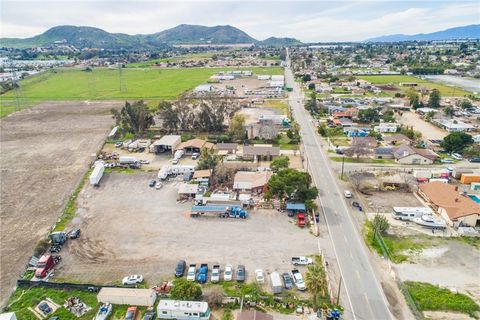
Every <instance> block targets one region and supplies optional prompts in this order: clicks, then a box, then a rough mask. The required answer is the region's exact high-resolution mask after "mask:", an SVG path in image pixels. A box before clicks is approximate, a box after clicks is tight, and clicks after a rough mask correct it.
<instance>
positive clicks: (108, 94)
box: [0, 67, 283, 117]
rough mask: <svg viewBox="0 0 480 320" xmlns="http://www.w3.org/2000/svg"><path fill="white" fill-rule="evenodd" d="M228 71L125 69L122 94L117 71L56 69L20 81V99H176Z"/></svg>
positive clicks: (2, 100)
mask: <svg viewBox="0 0 480 320" xmlns="http://www.w3.org/2000/svg"><path fill="white" fill-rule="evenodd" d="M225 70H235V68H171V69H153V68H146V69H141V68H126V69H122V74H123V84H122V90H120V89H121V86H120V77H119V71H118V70H117V69H107V68H97V69H94V70H93V71H89V72H87V71H82V70H80V69H73V68H68V69H56V70H55V71H54V72H46V73H42V74H39V75H37V76H34V77H31V78H28V79H25V80H23V81H21V82H20V86H21V93H22V96H21V97H22V99H24V100H25V101H27V102H28V105H32V104H35V103H38V102H41V101H52V100H57V101H68V100H124V99H146V100H148V99H158V100H162V99H175V98H176V97H178V96H179V95H180V94H182V93H183V92H185V91H187V90H190V89H193V88H194V87H196V86H197V85H199V84H201V83H203V82H205V81H207V80H208V78H209V77H210V76H212V75H214V74H215V73H217V72H219V71H225ZM248 70H252V71H253V72H254V73H256V74H283V69H282V68H280V67H274V68H259V67H256V68H255V67H253V68H248ZM14 98H15V94H14V92H12V91H9V92H7V93H5V94H4V95H2V96H0V106H1V108H0V115H1V116H2V117H3V116H5V115H7V114H9V113H11V112H13V111H16V110H15V107H16V102H15V99H14Z"/></svg>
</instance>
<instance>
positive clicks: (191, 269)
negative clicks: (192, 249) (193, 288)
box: [187, 264, 197, 281]
mask: <svg viewBox="0 0 480 320" xmlns="http://www.w3.org/2000/svg"><path fill="white" fill-rule="evenodd" d="M196 268H197V265H196V264H191V265H190V266H189V267H188V272H187V281H195V273H196Z"/></svg>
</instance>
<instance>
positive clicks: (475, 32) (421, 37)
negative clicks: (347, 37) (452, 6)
mask: <svg viewBox="0 0 480 320" xmlns="http://www.w3.org/2000/svg"><path fill="white" fill-rule="evenodd" d="M457 39H458V40H460V39H480V24H471V25H466V26H460V27H453V28H448V29H445V30H440V31H435V32H431V33H418V34H413V35H406V34H391V35H384V36H379V37H374V38H370V39H367V40H365V42H401V41H433V40H457Z"/></svg>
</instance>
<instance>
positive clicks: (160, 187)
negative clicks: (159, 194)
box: [155, 182, 163, 190]
mask: <svg viewBox="0 0 480 320" xmlns="http://www.w3.org/2000/svg"><path fill="white" fill-rule="evenodd" d="M162 187H163V184H161V183H160V182H159V183H157V185H156V186H155V189H157V190H160V189H162Z"/></svg>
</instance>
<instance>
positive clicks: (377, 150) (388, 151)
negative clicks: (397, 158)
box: [375, 148, 393, 154]
mask: <svg viewBox="0 0 480 320" xmlns="http://www.w3.org/2000/svg"><path fill="white" fill-rule="evenodd" d="M392 153H393V149H392V148H375V154H392Z"/></svg>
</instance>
